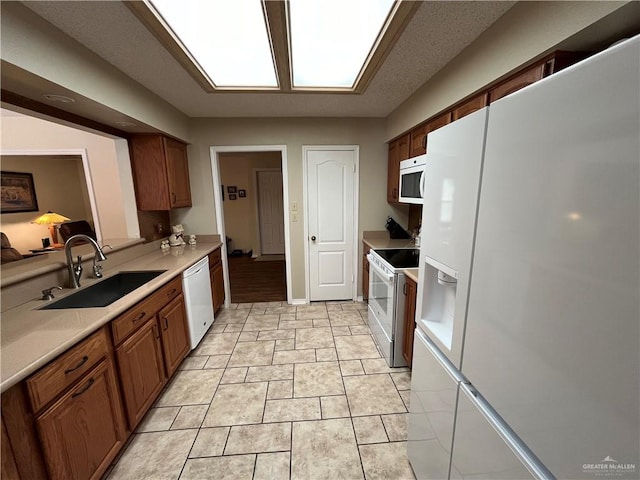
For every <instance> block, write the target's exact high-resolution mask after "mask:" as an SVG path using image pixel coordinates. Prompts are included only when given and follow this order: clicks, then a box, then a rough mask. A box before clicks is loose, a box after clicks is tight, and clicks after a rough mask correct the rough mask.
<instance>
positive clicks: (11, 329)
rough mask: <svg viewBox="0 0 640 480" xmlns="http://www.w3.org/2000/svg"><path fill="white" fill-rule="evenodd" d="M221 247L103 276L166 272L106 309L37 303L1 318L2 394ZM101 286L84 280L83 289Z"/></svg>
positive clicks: (202, 247) (188, 250) (175, 253)
mask: <svg viewBox="0 0 640 480" xmlns="http://www.w3.org/2000/svg"><path fill="white" fill-rule="evenodd" d="M221 245H222V244H221V243H220V242H201V243H198V244H197V245H195V246H191V245H186V246H184V247H178V248H171V249H170V251H169V252H163V251H161V250H160V249H157V250H153V251H152V252H151V253H146V254H145V255H143V256H141V257H139V258H136V259H135V260H132V261H130V262H126V263H123V264H121V265H118V267H117V268H115V269H114V270H113V271H106V272H104V275H105V278H108V277H110V276H111V275H112V274H115V273H118V272H120V271H126V270H166V272H165V273H163V274H161V275H159V276H158V277H156V278H154V279H153V280H151V281H150V282H148V283H146V284H144V285H143V286H142V287H140V288H138V289H136V290H134V291H133V292H131V293H130V294H128V295H126V296H124V297H123V298H121V299H119V300H117V301H115V302H114V303H112V304H111V305H109V306H107V307H98V308H78V309H64V310H38V308H40V307H42V306H43V305H44V304H45V302H44V301H42V300H34V301H30V302H27V303H25V304H22V305H20V306H18V307H15V308H13V309H10V310H7V311H5V312H3V313H2V320H1V330H2V340H1V341H0V356H1V360H2V361H1V365H0V378H1V384H0V390H1V391H2V392H4V391H5V390H7V389H8V388H10V387H12V386H13V385H15V384H17V383H18V382H20V381H21V380H23V379H25V378H26V377H28V376H29V375H31V374H32V373H33V372H35V371H36V370H38V369H39V368H41V367H42V366H44V365H46V364H47V363H48V362H50V361H51V360H53V359H54V358H56V357H57V356H58V355H60V354H61V353H63V352H64V351H66V350H67V349H69V348H70V347H72V346H73V345H75V344H76V343H78V342H80V341H81V340H82V339H84V338H85V337H87V336H89V335H90V334H91V333H93V332H94V331H96V330H97V329H98V328H100V327H102V326H103V325H105V324H106V323H108V322H109V321H110V320H112V319H113V318H115V317H116V316H118V315H119V314H121V313H122V312H124V311H126V310H127V309H129V308H130V307H131V306H133V305H135V304H136V303H138V302H139V301H140V300H142V299H143V298H144V297H146V296H147V295H149V294H151V293H153V291H155V290H157V289H158V288H159V287H161V286H162V285H164V284H165V283H167V282H168V281H169V280H171V279H172V278H174V277H175V276H176V275H180V274H181V273H182V272H183V271H184V270H186V269H187V268H189V267H190V266H191V265H193V264H194V263H196V262H197V261H198V260H200V259H201V258H203V257H204V256H206V255H208V254H209V253H211V252H212V251H213V250H215V249H216V248H218V247H220V246H221ZM85 275H86V274H85ZM98 281H99V280H96V279H92V278H83V282H82V283H83V288H84V287H88V286H90V285H93V284H95V283H97V282H98ZM76 291H77V290H71V289H65V290H64V293H61V294H60V295H56V300H59V299H60V298H64V297H65V296H68V295H70V294H72V293H74V292H76ZM54 301H55V300H54Z"/></svg>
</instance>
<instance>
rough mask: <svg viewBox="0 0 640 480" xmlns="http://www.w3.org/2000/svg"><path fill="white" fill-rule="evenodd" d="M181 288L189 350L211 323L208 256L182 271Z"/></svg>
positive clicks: (196, 343) (198, 341)
mask: <svg viewBox="0 0 640 480" xmlns="http://www.w3.org/2000/svg"><path fill="white" fill-rule="evenodd" d="M182 290H183V292H184V301H185V304H186V307H187V322H188V324H189V338H190V342H191V350H193V349H194V348H196V347H197V346H198V344H199V343H200V340H202V337H204V335H205V333H207V330H209V327H210V326H211V325H212V324H213V300H212V298H211V280H210V277H209V257H204V258H203V259H202V260H200V261H198V262H197V263H195V264H194V265H192V266H191V267H189V268H188V269H186V270H185V271H184V272H183V274H182Z"/></svg>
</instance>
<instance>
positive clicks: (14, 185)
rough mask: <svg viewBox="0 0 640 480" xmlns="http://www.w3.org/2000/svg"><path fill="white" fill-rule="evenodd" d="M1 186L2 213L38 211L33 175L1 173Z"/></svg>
mask: <svg viewBox="0 0 640 480" xmlns="http://www.w3.org/2000/svg"><path fill="white" fill-rule="evenodd" d="M0 185H1V186H0V207H1V208H0V210H1V213H17V212H37V211H38V200H37V198H36V189H35V187H34V185H33V175H32V174H30V173H20V172H0Z"/></svg>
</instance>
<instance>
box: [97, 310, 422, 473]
mask: <svg viewBox="0 0 640 480" xmlns="http://www.w3.org/2000/svg"><path fill="white" fill-rule="evenodd" d="M366 314H367V311H366V304H364V303H352V302H350V303H339V302H327V303H314V304H312V305H305V306H297V307H296V306H290V305H287V304H286V302H285V303H283V302H270V303H254V304H237V305H232V306H231V308H229V309H223V310H222V311H221V312H220V313H219V314H218V315H217V316H216V320H215V323H214V325H213V326H212V327H211V330H210V331H209V332H208V333H207V335H206V337H205V338H204V339H203V340H202V343H201V344H200V345H199V346H198V348H196V349H195V350H194V351H193V352H191V354H190V355H189V357H187V358H186V359H185V361H184V362H183V364H182V365H181V367H180V371H179V372H177V373H176V375H175V376H174V378H173V379H172V381H171V382H170V383H169V384H168V385H167V387H166V389H165V391H164V392H163V393H162V395H161V396H160V398H159V399H158V401H157V402H156V404H155V405H154V407H153V408H152V409H151V410H150V411H149V413H148V414H147V415H146V417H145V419H144V420H143V421H142V422H141V424H140V425H139V426H138V428H137V429H136V432H135V433H134V434H133V435H132V436H131V439H130V442H129V444H128V445H127V447H126V448H125V449H124V451H123V453H122V454H121V455H120V456H119V458H118V459H117V461H116V463H115V464H114V466H112V469H111V471H110V473H109V474H108V478H109V479H110V480H111V479H114V480H115V479H125V478H126V479H129V478H130V479H154V480H156V479H165V478H166V479H177V478H180V479H184V480H187V479H198V480H200V479H233V480H242V479H255V480H258V479H269V480H276V479H289V478H290V479H304V480H313V479H331V480H333V479H349V480H350V479H363V478H366V479H370V480H374V479H393V480H398V479H414V475H413V473H412V470H411V467H410V466H409V462H408V460H407V456H406V415H407V405H408V402H409V387H410V372H409V371H408V370H407V369H406V368H405V369H397V368H395V369H390V368H388V367H387V365H386V363H385V360H384V359H383V358H381V357H380V355H379V353H378V350H377V348H376V346H375V344H374V342H373V339H372V337H371V334H370V333H371V332H370V330H369V328H368V327H367V325H366Z"/></svg>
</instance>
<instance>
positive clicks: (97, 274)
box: [93, 263, 102, 278]
mask: <svg viewBox="0 0 640 480" xmlns="http://www.w3.org/2000/svg"><path fill="white" fill-rule="evenodd" d="M93 278H102V265H99V264H97V263H94V264H93Z"/></svg>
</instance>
